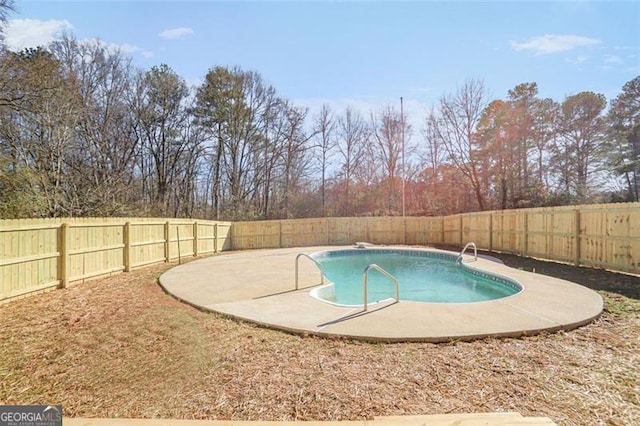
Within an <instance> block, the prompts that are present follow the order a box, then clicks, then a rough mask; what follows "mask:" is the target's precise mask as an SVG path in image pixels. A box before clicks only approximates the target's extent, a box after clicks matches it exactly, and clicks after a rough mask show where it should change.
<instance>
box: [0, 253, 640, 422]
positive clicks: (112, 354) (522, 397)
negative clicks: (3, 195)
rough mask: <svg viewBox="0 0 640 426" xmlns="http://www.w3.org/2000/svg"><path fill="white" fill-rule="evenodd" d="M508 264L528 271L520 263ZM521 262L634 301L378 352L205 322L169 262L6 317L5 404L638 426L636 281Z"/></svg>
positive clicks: (41, 299)
mask: <svg viewBox="0 0 640 426" xmlns="http://www.w3.org/2000/svg"><path fill="white" fill-rule="evenodd" d="M505 259H506V260H505V263H507V264H510V265H513V266H518V265H517V262H518V258H515V257H507V258H505ZM522 262H524V266H523V267H525V268H531V267H532V265H535V266H533V267H536V268H537V270H538V271H541V270H544V268H545V267H548V268H551V269H557V268H559V269H561V270H562V271H564V273H565V274H569V275H570V276H573V277H575V278H576V281H579V280H580V278H581V277H582V278H584V277H585V276H586V275H589V274H591V273H597V274H604V275H601V278H600V279H594V281H595V282H597V283H598V285H601V286H604V283H603V282H602V280H604V281H605V282H606V281H609V282H610V284H611V286H612V288H614V289H617V290H620V288H622V289H624V288H626V289H627V290H628V294H629V295H631V296H632V297H627V296H625V295H624V294H615V293H611V292H607V291H602V289H601V294H602V295H603V296H604V298H605V303H606V312H605V313H604V314H603V315H602V316H601V317H600V319H598V320H597V321H595V322H594V323H591V324H589V325H587V326H585V327H583V328H581V329H578V330H574V331H571V332H566V333H556V334H551V335H540V336H535V337H527V338H521V339H501V340H497V339H486V340H482V341H475V342H467V343H461V342H457V343H449V344H438V345H435V344H427V343H402V344H372V343H363V342H354V341H347V340H326V339H320V338H315V337H301V336H293V335H289V334H285V333H282V332H278V331H274V330H268V329H263V328H259V327H255V326H253V325H251V324H246V323H242V322H237V321H233V320H229V319H226V318H223V317H221V316H218V315H215V314H209V313H204V312H200V311H198V310H195V309H193V308H191V307H189V306H187V305H184V304H182V303H180V302H178V301H176V300H174V299H173V298H171V297H170V296H168V295H166V294H164V293H163V292H162V290H161V289H160V288H159V286H158V285H157V278H158V277H159V275H160V274H161V273H162V272H163V271H165V270H167V269H168V268H170V267H171V266H173V265H158V266H153V267H150V268H147V269H144V270H139V271H134V272H132V273H124V274H119V275H116V276H113V277H110V278H105V279H101V280H94V281H89V282H86V283H84V284H81V285H78V286H75V287H72V288H69V289H65V290H58V291H53V292H49V293H43V294H39V295H35V296H32V297H29V298H25V299H22V300H17V301H13V302H11V303H9V304H5V305H3V306H0V402H1V403H5V404H53V403H55V404H62V405H63V408H64V410H65V416H83V417H133V418H137V417H141V418H152V417H160V418H184V419H191V418H197V419H205V418H208V419H231V420H241V419H243V420H258V419H259V420H291V419H298V420H305V419H314V420H330V419H335V420H345V419H365V418H371V417H373V416H377V415H403V414H436V413H462V412H493V411H518V412H520V413H521V414H523V415H525V416H548V417H550V418H551V419H553V420H554V421H555V422H557V423H558V424H559V425H587V424H589V425H591V424H611V425H631V424H633V423H634V422H635V421H637V419H639V418H640V397H639V395H640V368H639V366H640V301H639V300H638V298H637V297H634V295H635V293H634V291H636V289H637V288H638V286H640V279H638V278H637V277H630V276H626V275H620V274H610V273H606V272H603V271H595V270H585V269H578V268H572V267H570V266H566V265H552V266H551V267H549V266H548V265H549V264H546V263H543V262H537V261H533V260H522ZM594 271H595V272H594ZM602 277H604V278H602ZM620 282H626V284H624V285H623V286H622V287H620V288H619V283H620ZM605 287H606V286H605ZM622 293H625V292H624V291H622Z"/></svg>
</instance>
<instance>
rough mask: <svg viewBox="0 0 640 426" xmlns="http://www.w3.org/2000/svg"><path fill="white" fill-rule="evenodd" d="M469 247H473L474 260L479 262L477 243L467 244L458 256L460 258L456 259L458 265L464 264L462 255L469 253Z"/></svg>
mask: <svg viewBox="0 0 640 426" xmlns="http://www.w3.org/2000/svg"><path fill="white" fill-rule="evenodd" d="M469 247H473V256H474V260H478V248H477V247H476V243H467V244H466V245H465V246H464V248H463V249H462V251H461V252H460V254H459V255H458V257H456V263H458V262H459V263H462V255H463V254H464V252H465V251H467V249H468V248H469Z"/></svg>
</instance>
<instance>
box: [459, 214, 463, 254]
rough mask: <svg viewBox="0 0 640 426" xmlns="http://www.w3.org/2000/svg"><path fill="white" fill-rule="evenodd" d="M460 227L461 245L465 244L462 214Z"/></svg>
mask: <svg viewBox="0 0 640 426" xmlns="http://www.w3.org/2000/svg"><path fill="white" fill-rule="evenodd" d="M458 226H459V227H460V246H463V245H464V235H463V230H462V214H461V215H460V222H459V225H458Z"/></svg>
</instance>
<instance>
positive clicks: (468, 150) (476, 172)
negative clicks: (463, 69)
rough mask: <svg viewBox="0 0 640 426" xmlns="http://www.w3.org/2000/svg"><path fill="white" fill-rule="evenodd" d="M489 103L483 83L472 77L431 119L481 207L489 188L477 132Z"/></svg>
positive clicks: (443, 102)
mask: <svg viewBox="0 0 640 426" xmlns="http://www.w3.org/2000/svg"><path fill="white" fill-rule="evenodd" d="M486 103H487V101H486V93H485V89H484V84H483V83H482V82H481V81H478V80H470V81H468V82H466V83H465V84H464V85H463V86H461V87H460V88H458V90H457V91H456V92H455V93H453V94H449V95H446V96H443V97H442V98H441V99H440V103H439V106H438V115H437V117H434V118H433V120H431V121H432V124H433V135H434V136H435V137H436V138H437V140H438V142H439V143H441V144H442V146H443V147H444V149H445V151H446V152H447V156H448V160H449V161H451V163H452V164H453V165H455V166H456V168H457V169H458V170H459V171H460V173H462V175H463V176H465V177H466V178H467V181H468V183H469V185H470V186H471V188H472V189H473V192H474V194H475V198H476V201H477V204H478V208H479V209H480V210H484V209H485V205H486V201H485V197H486V193H485V191H486V188H484V186H483V178H482V172H483V171H482V165H481V159H480V156H479V150H478V146H477V143H476V140H475V137H476V134H475V132H476V126H477V125H478V122H479V121H480V118H481V116H482V112H483V111H484V109H485V107H486Z"/></svg>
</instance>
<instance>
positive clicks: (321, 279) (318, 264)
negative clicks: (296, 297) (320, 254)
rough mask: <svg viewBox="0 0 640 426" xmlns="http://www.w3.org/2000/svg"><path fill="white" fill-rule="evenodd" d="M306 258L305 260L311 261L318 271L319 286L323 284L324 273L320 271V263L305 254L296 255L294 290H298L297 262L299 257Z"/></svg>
mask: <svg viewBox="0 0 640 426" xmlns="http://www.w3.org/2000/svg"><path fill="white" fill-rule="evenodd" d="M302 256H304V257H306V258H307V259H309V260H311V261H312V262H313V263H314V264H315V265H316V266H317V267H318V269H319V270H320V284H321V285H323V284H324V272H323V271H322V265H320V263H318V261H317V260H315V259H314V258H313V257H311V256H309V255H308V254H307V253H298V255H297V256H296V290H298V260H299V259H300V257H302Z"/></svg>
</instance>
